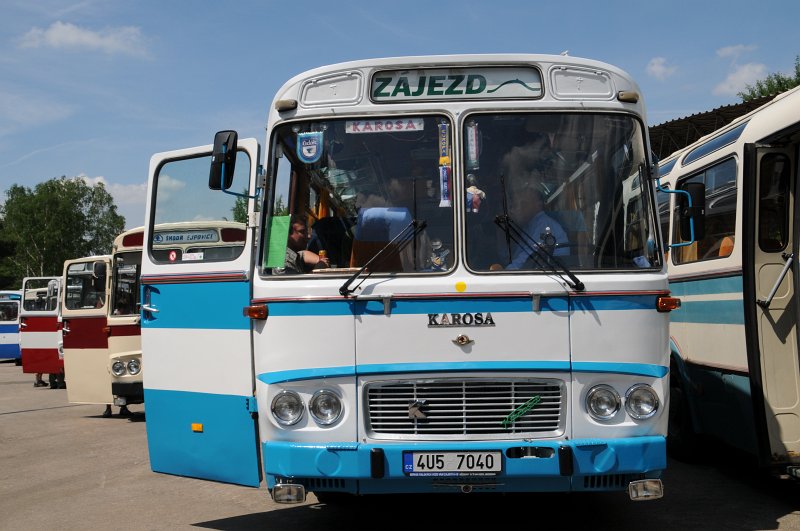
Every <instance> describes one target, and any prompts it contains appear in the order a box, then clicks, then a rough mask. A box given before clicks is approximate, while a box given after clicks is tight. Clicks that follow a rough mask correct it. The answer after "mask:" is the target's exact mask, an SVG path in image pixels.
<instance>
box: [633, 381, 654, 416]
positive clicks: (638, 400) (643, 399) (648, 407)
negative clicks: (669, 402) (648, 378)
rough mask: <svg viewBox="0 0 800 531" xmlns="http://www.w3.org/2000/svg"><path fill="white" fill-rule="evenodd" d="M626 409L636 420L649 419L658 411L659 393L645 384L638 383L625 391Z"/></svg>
mask: <svg viewBox="0 0 800 531" xmlns="http://www.w3.org/2000/svg"><path fill="white" fill-rule="evenodd" d="M625 411H627V412H628V415H630V416H631V417H633V418H635V419H636V420H643V419H649V418H650V417H652V416H653V415H655V414H656V411H658V395H657V394H656V392H655V391H653V388H652V387H650V386H649V385H645V384H636V385H634V386H633V387H631V388H630V389H628V392H627V393H625Z"/></svg>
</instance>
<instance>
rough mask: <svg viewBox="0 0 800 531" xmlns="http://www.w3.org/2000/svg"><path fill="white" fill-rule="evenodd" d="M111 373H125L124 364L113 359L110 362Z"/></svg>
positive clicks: (116, 374)
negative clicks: (112, 361)
mask: <svg viewBox="0 0 800 531" xmlns="http://www.w3.org/2000/svg"><path fill="white" fill-rule="evenodd" d="M111 373H112V374H113V375H114V376H122V375H124V374H125V364H124V363H122V362H121V361H115V362H114V363H112V364H111Z"/></svg>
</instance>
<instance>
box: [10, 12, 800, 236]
mask: <svg viewBox="0 0 800 531" xmlns="http://www.w3.org/2000/svg"><path fill="white" fill-rule="evenodd" d="M0 5H1V6H2V21H3V22H2V24H0V201H2V200H3V199H4V198H5V191H6V190H7V189H8V188H9V186H11V185H12V184H15V183H16V184H22V185H24V186H29V187H33V186H35V185H36V184H37V183H38V182H41V181H44V180H47V179H50V178H53V177H60V176H62V175H66V176H67V177H83V178H85V179H87V181H89V182H98V181H102V182H103V183H104V184H105V185H106V187H107V188H108V190H109V191H110V192H111V193H112V195H113V196H114V198H115V201H116V203H117V205H118V206H119V209H120V212H121V213H122V214H123V215H124V216H125V217H126V219H127V226H128V227H133V226H137V225H140V224H142V222H143V218H144V200H145V186H146V179H147V170H148V163H149V160H150V156H151V155H152V154H153V153H156V152H159V151H168V150H172V149H178V148H182V147H189V146H194V145H201V144H208V143H210V142H211V141H212V139H213V134H214V132H216V131H217V130H220V129H236V130H238V131H239V135H240V138H244V137H251V136H254V137H256V138H258V139H259V141H260V142H262V143H263V141H264V127H265V123H266V116H267V108H268V106H269V105H270V103H271V101H272V97H273V94H274V93H275V91H276V90H277V89H278V88H279V87H280V86H281V85H282V84H283V82H284V81H285V80H287V79H289V78H290V77H292V76H294V75H295V74H298V73H300V72H302V71H304V70H307V69H310V68H314V67H317V66H321V65H325V64H331V63H337V62H341V61H347V60H353V59H365V58H372V57H390V56H401V55H428V54H455V53H504V52H513V53H553V54H558V53H561V52H564V51H567V50H568V52H569V54H570V55H573V56H580V57H589V58H592V59H598V60H601V61H605V62H608V63H611V64H614V65H616V66H619V67H621V68H623V69H624V70H626V71H627V72H628V73H630V74H631V75H633V76H634V78H636V79H637V81H638V82H639V85H640V87H641V89H642V92H643V93H644V96H645V101H646V103H647V106H648V120H649V124H650V125H655V124H659V123H663V122H665V121H668V120H671V119H674V118H680V117H683V116H687V115H690V114H694V113H697V112H703V111H707V110H710V109H712V108H715V107H718V106H721V105H728V104H732V103H737V102H739V101H740V100H739V98H738V97H737V96H736V93H737V92H738V91H741V90H742V89H743V88H744V86H745V84H746V83H752V82H754V81H755V80H757V79H762V78H764V77H765V76H766V75H767V74H769V73H773V72H785V73H791V72H793V68H794V60H795V57H796V56H797V55H798V54H800V43H799V41H798V39H797V23H798V20H800V2H798V1H797V0H763V1H761V2H753V1H752V0H748V1H743V0H726V1H702V0H694V1H691V2H689V1H681V0H679V1H670V2H651V1H647V0H644V1H640V2H630V1H629V0H625V1H621V0H606V1H597V0H594V1H584V0H573V1H571V2H567V1H564V0H559V1H536V0H529V1H518V2H512V1H505V0H493V1H490V2H488V1H487V2H477V1H471V0H458V1H451V0H440V1H436V2H430V1H415V0H407V1H405V2H391V3H389V2H371V3H368V2H349V1H346V0H337V1H334V2H331V1H328V2H321V1H317V0H297V1H295V2H277V1H267V0H263V1H244V0H243V1H221V0H216V1H213V2H212V1H207V0H192V1H189V0H185V1H178V0H173V1H169V0H158V1H153V0H141V1H122V0H119V1H112V0H74V1H60V0H36V1H31V0H2V2H0Z"/></svg>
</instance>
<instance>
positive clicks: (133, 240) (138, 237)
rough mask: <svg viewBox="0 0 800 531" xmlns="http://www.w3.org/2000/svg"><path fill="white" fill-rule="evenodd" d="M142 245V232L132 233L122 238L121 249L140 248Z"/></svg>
mask: <svg viewBox="0 0 800 531" xmlns="http://www.w3.org/2000/svg"><path fill="white" fill-rule="evenodd" d="M143 243H144V232H134V233H133V234H128V235H126V236H123V238H122V246H123V247H141V246H142V244H143Z"/></svg>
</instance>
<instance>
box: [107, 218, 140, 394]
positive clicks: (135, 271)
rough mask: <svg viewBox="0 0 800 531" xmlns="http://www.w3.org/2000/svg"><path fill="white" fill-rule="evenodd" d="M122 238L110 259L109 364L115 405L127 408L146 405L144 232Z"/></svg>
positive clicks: (125, 235)
mask: <svg viewBox="0 0 800 531" xmlns="http://www.w3.org/2000/svg"><path fill="white" fill-rule="evenodd" d="M121 236H122V238H121V240H122V241H120V246H119V247H115V250H114V254H113V256H112V259H111V267H112V271H111V306H110V310H111V314H110V315H109V316H108V363H109V368H110V372H111V393H112V394H113V395H114V402H115V404H117V405H127V404H140V403H142V402H143V401H144V389H143V387H142V381H143V373H142V371H143V367H142V328H141V317H140V311H141V304H140V301H139V298H140V294H141V286H140V282H139V280H140V276H141V267H142V243H143V238H144V230H143V229H138V230H136V231H133V232H130V231H129V232H128V233H126V234H123V235H121ZM118 239H120V238H119V237H118Z"/></svg>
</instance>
